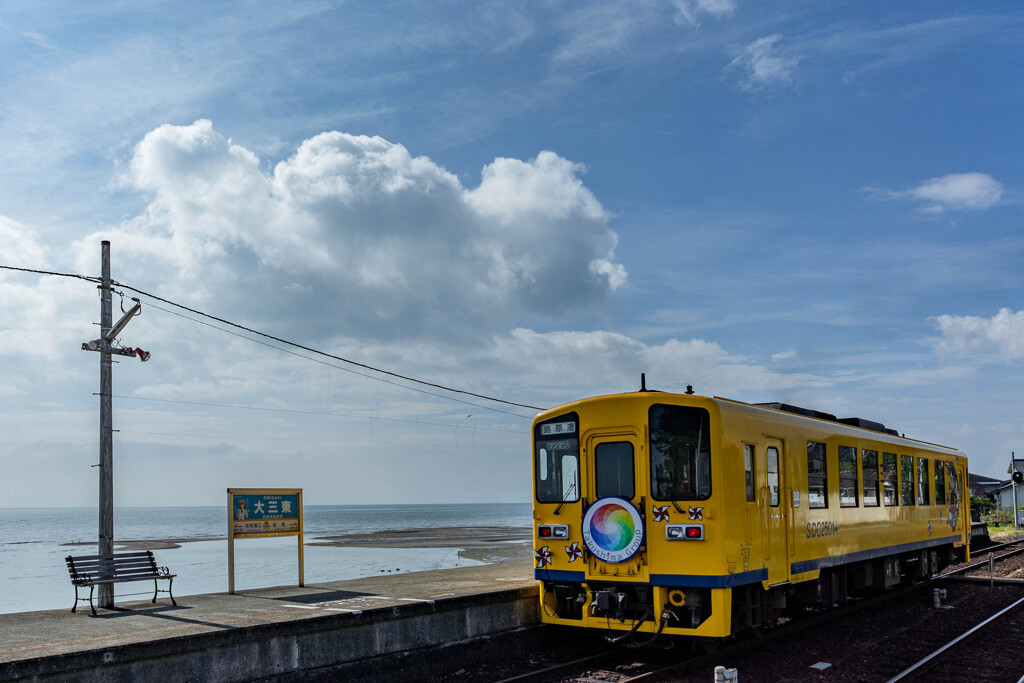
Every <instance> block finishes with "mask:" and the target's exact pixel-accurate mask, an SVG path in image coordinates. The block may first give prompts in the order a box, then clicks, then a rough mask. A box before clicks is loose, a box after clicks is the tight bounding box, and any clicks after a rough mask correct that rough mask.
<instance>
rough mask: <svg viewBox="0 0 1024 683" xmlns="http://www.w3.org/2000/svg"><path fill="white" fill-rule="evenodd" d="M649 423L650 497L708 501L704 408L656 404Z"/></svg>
mask: <svg viewBox="0 0 1024 683" xmlns="http://www.w3.org/2000/svg"><path fill="white" fill-rule="evenodd" d="M648 421H649V423H650V430H651V431H650V437H649V438H650V454H651V497H652V498H654V499H655V500H706V499H708V498H710V497H711V415H710V413H708V411H707V410H705V409H704V408H696V407H692V406H674V405H664V404H655V405H653V406H651V409H650V411H648Z"/></svg>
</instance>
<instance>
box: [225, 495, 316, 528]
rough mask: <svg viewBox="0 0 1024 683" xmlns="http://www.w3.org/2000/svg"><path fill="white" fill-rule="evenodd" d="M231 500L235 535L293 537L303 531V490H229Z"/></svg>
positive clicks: (232, 523) (232, 525) (232, 524)
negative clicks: (292, 535)
mask: <svg viewBox="0 0 1024 683" xmlns="http://www.w3.org/2000/svg"><path fill="white" fill-rule="evenodd" d="M228 498H229V502H228V505H229V506H230V508H229V509H230V515H231V533H232V535H234V536H269V535H274V536H278V535H291V534H298V533H299V531H300V530H301V524H300V522H301V515H302V502H301V501H302V490H301V489H262V490H258V491H255V492H254V490H253V489H228Z"/></svg>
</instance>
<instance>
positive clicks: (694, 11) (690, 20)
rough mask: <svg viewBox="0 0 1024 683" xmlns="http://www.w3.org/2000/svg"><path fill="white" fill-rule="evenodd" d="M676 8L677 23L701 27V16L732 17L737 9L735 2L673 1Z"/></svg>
mask: <svg viewBox="0 0 1024 683" xmlns="http://www.w3.org/2000/svg"><path fill="white" fill-rule="evenodd" d="M672 5H673V6H674V7H675V8H676V22H677V23H680V24H690V25H691V26H699V25H700V15H702V14H707V15H709V16H712V17H714V18H715V19H721V18H723V17H727V16H730V15H731V14H732V13H733V11H734V10H735V9H736V2H735V0H672Z"/></svg>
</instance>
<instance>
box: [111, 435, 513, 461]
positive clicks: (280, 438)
mask: <svg viewBox="0 0 1024 683" xmlns="http://www.w3.org/2000/svg"><path fill="white" fill-rule="evenodd" d="M117 431H118V434H136V435H142V436H173V437H175V438H184V439H217V440H220V441H234V440H248V441H287V442H289V443H347V444H354V443H370V444H382V445H391V446H406V447H408V446H416V447H418V448H421V447H422V446H423V444H422V443H416V444H413V443H410V442H408V441H395V440H392V439H378V438H370V439H309V438H296V437H290V436H253V435H251V434H249V435H245V434H243V435H238V434H187V433H180V432H149V431H143V430H137V429H119V430H117ZM439 445H440V444H439ZM444 447H445V448H458V449H462V450H472V451H473V452H474V453H478V452H483V453H505V454H507V455H520V453H519V451H510V450H506V449H504V448H486V447H483V446H477V445H473V446H460V445H458V444H454V445H448V444H444Z"/></svg>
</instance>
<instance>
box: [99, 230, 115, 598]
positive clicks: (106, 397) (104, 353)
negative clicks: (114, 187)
mask: <svg viewBox="0 0 1024 683" xmlns="http://www.w3.org/2000/svg"><path fill="white" fill-rule="evenodd" d="M102 253H103V257H102V258H103V266H102V275H101V281H100V339H102V340H103V342H102V343H101V350H100V529H99V549H98V550H99V554H100V555H110V554H111V553H113V552H114V405H113V397H112V396H111V394H113V393H114V373H113V370H112V369H113V361H112V360H111V358H110V351H109V349H110V341H109V340H107V335H108V334H110V328H111V327H112V326H113V325H114V314H113V310H112V309H111V296H110V290H111V282H110V241H109V240H103V245H102ZM99 588H100V590H99V605H100V607H108V608H109V607H113V606H114V584H112V583H101V584H100V587H99Z"/></svg>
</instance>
